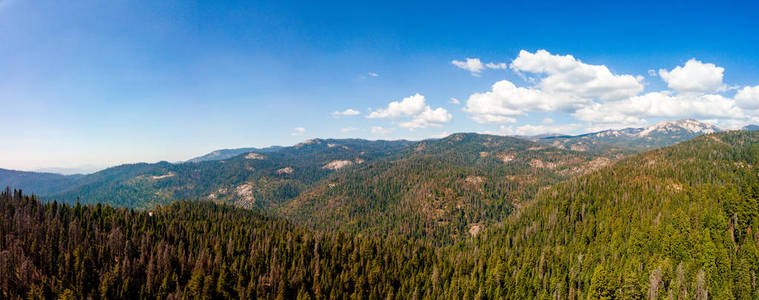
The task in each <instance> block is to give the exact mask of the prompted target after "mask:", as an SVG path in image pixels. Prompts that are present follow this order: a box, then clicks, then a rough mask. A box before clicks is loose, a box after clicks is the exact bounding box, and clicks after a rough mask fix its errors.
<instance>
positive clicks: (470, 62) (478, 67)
mask: <svg viewBox="0 0 759 300" xmlns="http://www.w3.org/2000/svg"><path fill="white" fill-rule="evenodd" d="M451 64H453V65H454V66H456V67H459V68H461V69H464V70H467V71H469V72H471V73H472V75H473V76H476V77H479V76H480V73H482V71H484V70H485V69H493V70H502V69H506V68H508V65H507V64H506V63H496V62H489V63H487V64H482V61H480V59H479V58H469V57H467V59H466V60H463V61H462V60H452V61H451Z"/></svg>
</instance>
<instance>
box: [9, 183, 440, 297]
mask: <svg viewBox="0 0 759 300" xmlns="http://www.w3.org/2000/svg"><path fill="white" fill-rule="evenodd" d="M434 261H435V258H434V251H433V250H432V249H430V248H428V247H424V246H421V245H417V244H414V243H412V242H408V241H405V240H402V239H388V240H375V239H367V238H356V237H351V236H348V235H344V234H319V233H314V232H310V231H307V230H304V229H302V228H299V227H295V226H292V225H290V224H289V223H288V222H286V221H282V220H278V219H273V218H269V217H266V216H263V215H261V214H259V213H256V212H254V211H251V210H244V209H239V208H234V207H230V206H220V205H215V204H213V203H208V202H198V201H180V202H175V203H172V204H170V205H168V206H166V207H162V208H158V209H156V210H155V211H152V212H135V211H133V210H128V209H124V208H120V209H114V208H111V207H108V206H103V205H100V204H97V205H94V206H93V205H85V206H82V205H76V206H69V205H67V204H58V203H57V202H52V203H46V204H42V203H40V202H39V201H37V200H36V199H35V198H34V197H28V196H23V195H21V194H20V193H19V192H13V193H11V192H10V191H6V192H4V193H2V194H1V195H0V298H3V299H20V298H31V299H42V298H48V299H50V298H61V299H101V298H102V299H117V298H118V299H137V298H153V299H184V298H193V299H196V298H202V299H210V298H214V299H233V298H240V299H256V298H263V299H267V298H268V299H275V298H276V299H296V298H297V299H314V298H316V299H324V298H330V299H335V298H348V297H350V296H355V297H360V298H369V297H371V298H375V299H378V298H383V297H385V296H390V297H391V298H393V297H392V295H396V296H397V298H398V299H406V298H408V297H410V296H412V295H422V294H423V293H424V292H425V291H428V290H431V288H432V283H431V282H430V281H428V280H427V279H428V278H429V273H431V272H432V268H433V266H432V265H429V263H431V262H434Z"/></svg>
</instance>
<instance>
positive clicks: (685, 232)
mask: <svg viewBox="0 0 759 300" xmlns="http://www.w3.org/2000/svg"><path fill="white" fill-rule="evenodd" d="M757 163H759V134H757V133H748V132H730V133H725V134H712V135H707V136H702V137H699V138H697V139H695V140H692V141H689V142H685V143H682V144H679V145H676V146H673V147H669V148H665V149H661V150H655V151H651V152H647V153H645V154H643V155H639V156H636V157H633V158H629V159H625V160H623V161H621V162H619V163H618V164H616V165H615V166H614V167H610V168H605V169H602V170H600V171H598V172H594V173H592V174H590V175H587V176H581V177H577V178H573V179H571V180H569V181H567V182H565V183H561V184H558V185H557V186H555V187H554V188H552V189H550V190H547V191H545V192H542V193H540V194H539V195H538V197H537V198H536V199H535V200H534V202H533V203H532V204H530V205H527V206H525V207H524V208H523V209H522V210H520V211H519V213H518V214H517V215H514V216H513V217H511V219H510V220H508V221H506V222H504V224H502V225H501V226H498V227H495V228H491V229H490V230H488V231H487V232H486V233H484V234H483V235H481V239H480V241H478V242H474V243H471V244H469V245H468V248H467V249H469V250H471V251H475V253H476V254H471V255H464V256H463V257H464V258H466V259H465V260H464V262H462V261H461V260H460V259H459V258H458V257H457V253H459V252H458V251H459V249H453V250H452V251H449V252H448V255H447V256H444V257H447V258H452V257H457V258H456V259H455V260H454V262H455V263H454V262H451V263H452V264H458V263H463V264H464V265H470V266H472V265H474V266H477V267H474V269H467V268H464V269H462V270H461V271H457V272H462V273H464V272H467V271H472V270H473V271H474V272H475V274H473V275H472V278H480V279H479V280H477V284H476V285H477V287H478V288H477V290H478V291H481V292H482V293H484V294H487V295H488V296H489V297H490V298H493V297H495V298H500V297H506V298H533V297H537V298H566V297H569V298H573V299H574V298H590V299H600V298H607V299H608V298H619V299H640V298H654V299H663V298H667V299H688V298H696V299H705V296H706V295H708V296H709V297H711V298H715V299H731V298H736V299H756V298H757V297H759V289H757V285H756V277H757V274H758V273H759V272H758V271H759V251H758V250H757V249H758V248H757V245H758V243H759V235H758V233H759V231H758V230H759V218H757V216H758V215H759V208H758V207H757V198H759V179H758V178H757V168H756V165H757ZM464 252H467V251H464ZM461 279H462V280H464V281H465V282H466V281H467V279H463V278H461Z"/></svg>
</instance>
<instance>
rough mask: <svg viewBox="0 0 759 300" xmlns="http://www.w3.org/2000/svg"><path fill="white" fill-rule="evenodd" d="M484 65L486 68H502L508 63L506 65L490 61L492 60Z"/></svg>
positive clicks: (506, 66)
mask: <svg viewBox="0 0 759 300" xmlns="http://www.w3.org/2000/svg"><path fill="white" fill-rule="evenodd" d="M485 66H486V67H488V69H493V70H504V69H506V68H508V67H509V65H507V64H506V63H492V62H491V63H487V64H486V65H485Z"/></svg>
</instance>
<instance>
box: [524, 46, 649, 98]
mask: <svg viewBox="0 0 759 300" xmlns="http://www.w3.org/2000/svg"><path fill="white" fill-rule="evenodd" d="M511 68H512V69H513V70H515V71H518V72H529V73H534V74H539V75H545V77H543V78H542V79H540V81H539V82H538V84H537V85H538V87H540V89H541V90H542V91H544V92H547V93H553V94H567V95H572V96H574V97H579V98H584V99H600V100H603V101H607V100H619V99H624V98H626V97H630V96H634V95H637V94H638V93H640V92H641V91H643V84H642V83H641V81H642V80H643V79H642V78H640V77H636V76H632V75H616V74H613V73H612V72H611V71H609V69H608V68H607V67H606V66H604V65H590V64H586V63H583V62H582V61H580V60H578V59H575V58H574V57H573V56H572V55H553V54H551V53H549V52H548V51H546V50H538V51H537V52H535V53H530V52H527V51H524V50H522V51H520V52H519V56H517V58H516V59H514V61H513V62H512V63H511Z"/></svg>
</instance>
